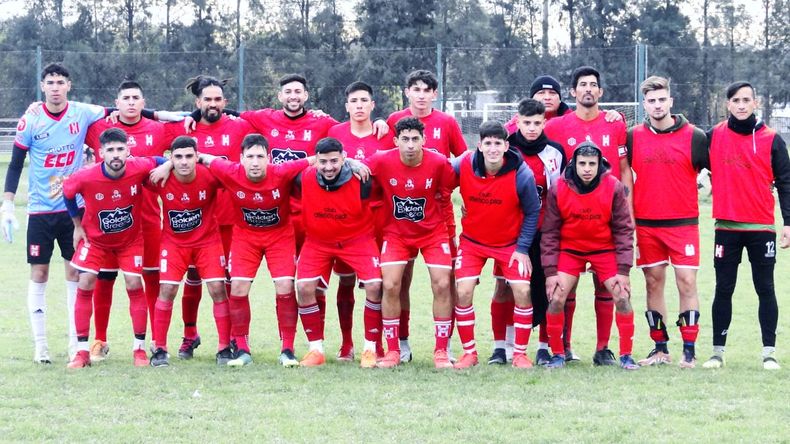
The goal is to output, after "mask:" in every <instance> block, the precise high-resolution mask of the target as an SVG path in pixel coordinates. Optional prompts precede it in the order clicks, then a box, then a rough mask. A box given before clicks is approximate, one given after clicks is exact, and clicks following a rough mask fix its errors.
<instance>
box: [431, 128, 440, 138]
mask: <svg viewBox="0 0 790 444" xmlns="http://www.w3.org/2000/svg"><path fill="white" fill-rule="evenodd" d="M433 138H434V139H441V138H442V129H441V128H434V129H433Z"/></svg>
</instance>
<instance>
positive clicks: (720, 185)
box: [703, 82, 790, 370]
mask: <svg viewBox="0 0 790 444" xmlns="http://www.w3.org/2000/svg"><path fill="white" fill-rule="evenodd" d="M757 106H758V103H757V97H756V94H755V91H754V87H753V86H752V85H751V84H750V83H749V82H735V83H733V84H731V85H729V86H728V87H727V111H729V114H730V115H729V118H728V119H727V120H726V121H724V122H721V123H719V124H718V125H716V126H715V127H714V128H713V129H712V130H711V131H710V132H708V141H709V143H710V164H711V174H712V175H711V187H712V189H713V218H714V219H716V225H715V227H716V229H715V235H714V243H715V248H714V255H713V265H714V267H715V269H716V293H715V295H714V297H713V307H712V309H711V315H712V321H713V356H711V357H710V359H709V360H707V361H706V362H705V363H704V364H703V367H705V368H720V367H722V366H724V345H725V343H726V341H727V333H728V331H729V328H730V320H731V319H732V294H733V292H734V290H735V283H736V281H737V278H738V264H739V263H740V262H741V255H742V253H743V249H744V248H746V252H747V253H748V255H749V263H750V264H751V266H752V281H753V282H754V289H755V291H756V292H757V297H758V298H759V300H760V306H759V310H758V318H759V320H760V330H761V332H762V342H763V352H762V364H763V368H764V369H766V370H778V369H779V368H780V367H779V362H778V361H777V360H776V356H775V347H776V324H777V321H778V318H779V308H778V306H777V304H776V292H775V290H774V264H775V263H776V231H775V230H776V228H775V225H774V224H775V221H774V207H775V203H774V197H773V193H772V190H771V184H772V183H773V184H774V185H775V186H776V191H777V193H778V194H779V207H780V209H781V211H782V218H783V219H784V226H783V227H782V237H781V240H780V243H779V245H780V247H781V248H787V247H788V246H790V159H788V155H787V147H786V145H785V142H784V140H782V137H781V136H779V135H778V134H777V133H776V131H775V130H773V129H771V128H769V127H767V126H766V125H765V123H764V122H763V121H762V120H760V119H759V118H757V116H755V114H754V111H755V109H757ZM744 190H749V192H745V191H744Z"/></svg>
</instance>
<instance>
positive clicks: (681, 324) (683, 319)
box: [677, 310, 699, 352]
mask: <svg viewBox="0 0 790 444" xmlns="http://www.w3.org/2000/svg"><path fill="white" fill-rule="evenodd" d="M677 326H678V328H679V329H680V337H681V338H682V339H683V347H684V348H687V349H691V351H692V352H693V351H694V344H695V343H696V342H697V336H698V335H699V312H698V311H696V310H688V311H684V312H683V313H680V315H679V316H678V322H677Z"/></svg>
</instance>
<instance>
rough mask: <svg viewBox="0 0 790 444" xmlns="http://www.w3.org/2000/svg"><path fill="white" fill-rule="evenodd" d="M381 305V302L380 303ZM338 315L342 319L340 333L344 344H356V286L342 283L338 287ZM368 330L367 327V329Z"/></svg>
mask: <svg viewBox="0 0 790 444" xmlns="http://www.w3.org/2000/svg"><path fill="white" fill-rule="evenodd" d="M379 305H381V304H379ZM337 317H338V320H339V321H340V333H341V334H342V335H343V345H347V346H351V345H353V344H354V336H353V329H354V286H353V285H340V286H338V287H337ZM366 330H367V329H366Z"/></svg>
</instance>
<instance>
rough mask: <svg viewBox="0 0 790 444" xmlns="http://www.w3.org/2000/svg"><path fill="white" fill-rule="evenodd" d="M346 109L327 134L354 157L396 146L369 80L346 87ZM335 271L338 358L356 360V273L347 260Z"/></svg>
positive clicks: (379, 213) (379, 224)
mask: <svg viewBox="0 0 790 444" xmlns="http://www.w3.org/2000/svg"><path fill="white" fill-rule="evenodd" d="M345 94H346V111H347V112H348V116H349V120H348V121H347V122H343V123H338V124H337V125H335V126H333V127H332V128H330V129H329V132H328V133H327V137H332V138H335V139H337V140H339V141H340V143H342V144H343V149H344V150H345V151H346V153H347V155H348V156H350V157H351V158H352V159H355V160H358V161H364V160H365V159H367V158H369V157H370V156H372V155H374V154H375V153H376V152H377V151H379V150H384V149H388V148H392V141H391V139H388V138H386V137H384V138H379V137H378V136H377V135H376V130H375V126H374V122H373V119H372V118H371V113H372V112H373V109H374V108H375V107H376V102H375V101H374V100H373V88H372V87H371V86H370V85H368V84H367V83H365V82H360V81H357V82H352V83H351V84H350V85H348V86H347V87H346V90H345ZM383 205H384V203H383V202H382V201H381V199H377V198H376V199H371V201H370V210H371V212H372V213H373V219H374V224H375V232H376V240H377V242H378V243H379V244H380V243H381V238H382V229H383V224H384V220H385V219H386V214H385V211H384V207H383ZM334 272H335V274H337V275H338V276H339V277H340V279H339V281H338V286H337V314H338V319H339V321H340V332H341V334H342V337H343V341H342V343H341V345H340V350H339V351H338V352H337V358H338V360H341V361H353V360H354V339H353V335H352V331H353V325H354V285H355V283H356V276H355V275H354V272H353V270H351V269H350V267H349V266H348V265H347V264H344V263H342V262H338V263H335V267H334Z"/></svg>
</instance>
